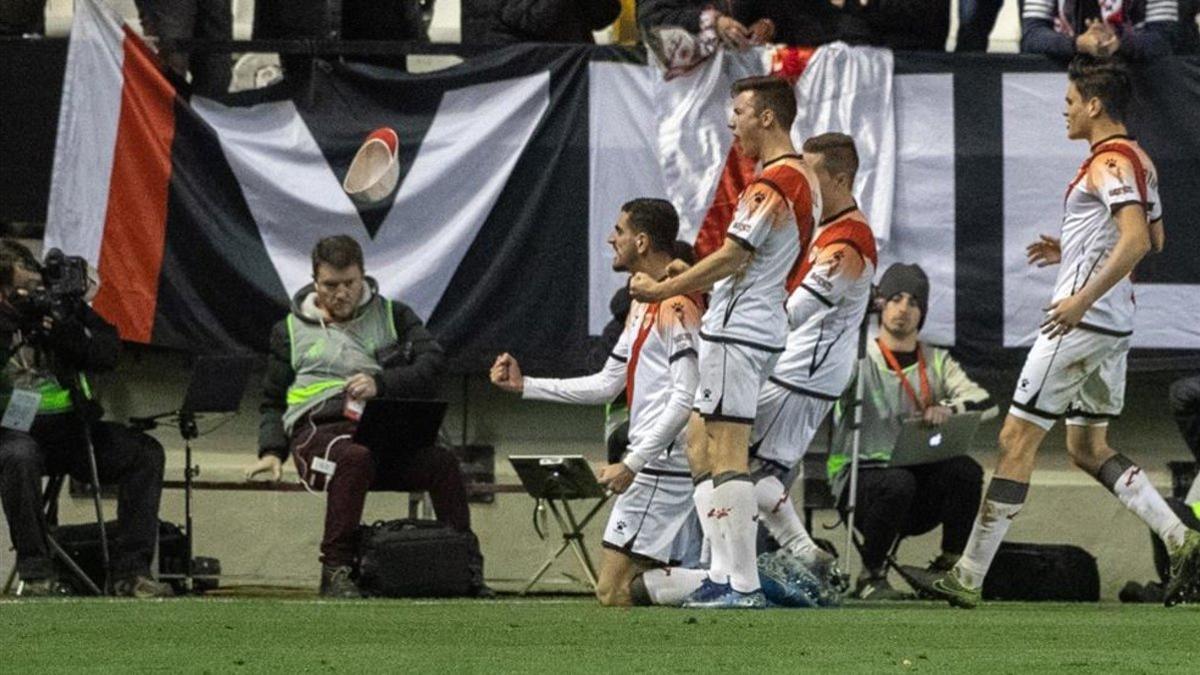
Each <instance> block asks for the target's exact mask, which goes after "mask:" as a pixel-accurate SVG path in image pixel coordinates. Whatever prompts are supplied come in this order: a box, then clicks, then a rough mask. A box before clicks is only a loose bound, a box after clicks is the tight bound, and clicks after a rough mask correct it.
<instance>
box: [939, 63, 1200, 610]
mask: <svg viewBox="0 0 1200 675" xmlns="http://www.w3.org/2000/svg"><path fill="white" fill-rule="evenodd" d="M1068 80H1069V83H1068V85H1067V96H1066V111H1065V112H1064V116H1065V117H1066V121H1067V137H1068V138H1071V139H1080V140H1086V141H1088V143H1089V144H1091V154H1090V155H1089V157H1088V158H1087V160H1085V161H1084V163H1083V165H1082V166H1081V167H1080V168H1079V171H1078V172H1077V173H1076V175H1075V177H1074V179H1073V180H1072V181H1071V183H1070V185H1068V187H1067V194H1066V197H1065V199H1064V204H1063V220H1062V238H1061V239H1056V238H1054V237H1050V236H1046V235H1042V237H1041V240H1040V241H1038V242H1036V243H1034V244H1032V245H1030V246H1029V248H1028V255H1029V262H1030V263H1037V264H1040V265H1047V264H1054V263H1061V267H1060V268H1059V273H1058V280H1057V281H1056V282H1055V285H1054V295H1053V297H1052V301H1051V302H1050V306H1049V307H1048V308H1047V310H1046V317H1045V320H1044V321H1043V322H1042V329H1041V333H1040V334H1039V335H1038V337H1037V341H1036V342H1035V343H1034V345H1033V348H1032V349H1031V350H1030V352H1029V355H1028V356H1027V357H1026V359H1025V366H1024V368H1022V370H1021V375H1020V379H1019V380H1018V381H1017V390H1016V392H1015V393H1014V394H1013V404H1012V407H1011V408H1010V409H1009V412H1008V417H1007V418H1006V419H1005V421H1004V427H1003V429H1002V430H1001V431H1000V459H999V461H998V462H997V465H996V472H995V476H994V477H993V478H992V481H991V483H990V484H989V485H988V489H987V493H986V495H985V497H984V502H983V506H982V507H981V509H980V511H979V515H978V517H977V518H976V520H975V526H974V529H973V530H972V532H971V538H970V540H969V541H968V542H967V548H966V550H965V551H964V553H963V556H962V558H961V559H960V560H959V561H958V564H956V565H955V566H954V568H953V569H952V570H951V571H950V572H949V573H947V574H946V575H945V576H944V577H942V578H941V579H938V580H937V581H935V582H934V587H935V588H936V589H937V590H938V591H939V592H941V593H942V594H943V595H944V596H945V597H946V599H947V600H948V601H949V602H950V603H951V604H952V605H957V606H960V607H974V606H975V605H976V604H977V603H978V602H979V598H980V590H979V589H980V588H981V587H982V586H983V579H984V576H985V575H986V574H987V571H988V567H989V566H990V565H991V562H992V558H993V557H994V556H995V554H996V550H997V549H998V548H999V546H1000V542H1001V541H1003V539H1004V535H1005V533H1006V532H1007V531H1008V527H1009V524H1010V523H1011V522H1012V520H1013V519H1014V518H1015V517H1016V516H1017V514H1018V513H1019V512H1020V510H1021V506H1022V505H1023V504H1024V502H1025V496H1026V494H1027V492H1028V491H1029V479H1030V476H1031V475H1032V473H1033V466H1034V458H1035V456H1036V454H1037V450H1038V447H1039V446H1040V445H1041V443H1042V440H1043V439H1044V438H1045V437H1046V433H1047V432H1048V431H1049V430H1050V429H1051V428H1052V427H1053V426H1054V423H1055V422H1056V421H1057V420H1058V419H1059V418H1060V417H1064V416H1065V417H1066V424H1067V452H1068V454H1069V455H1070V457H1071V460H1072V461H1073V462H1074V463H1075V465H1076V466H1078V467H1079V468H1081V469H1083V470H1084V471H1086V472H1088V473H1089V474H1091V475H1092V476H1093V477H1094V478H1095V479H1096V480H1097V481H1099V482H1100V483H1101V484H1102V485H1104V486H1105V487H1106V488H1108V489H1109V490H1110V491H1112V493H1113V494H1114V495H1115V496H1116V497H1117V499H1119V500H1120V501H1121V503H1122V504H1124V505H1125V506H1126V508H1128V509H1129V510H1130V511H1132V512H1133V513H1134V514H1136V515H1137V516H1138V517H1139V518H1141V519H1142V520H1143V521H1145V522H1146V524H1147V525H1149V526H1150V529H1152V530H1154V532H1155V533H1157V534H1158V535H1159V536H1160V537H1161V538H1162V539H1163V541H1164V542H1166V544H1167V548H1168V550H1169V551H1170V555H1171V580H1170V582H1169V584H1168V587H1167V592H1166V598H1165V603H1166V604H1167V605H1171V604H1174V603H1177V602H1180V601H1183V600H1195V599H1197V598H1200V588H1198V584H1197V581H1198V579H1200V533H1197V532H1194V531H1191V530H1188V529H1187V527H1185V526H1184V524H1183V523H1182V522H1180V520H1179V517H1178V516H1176V515H1175V513H1174V512H1172V511H1171V509H1170V507H1169V506H1168V505H1167V503H1166V502H1165V501H1164V500H1163V498H1162V496H1161V495H1159V494H1158V491H1157V490H1155V489H1154V486H1153V485H1151V483H1150V481H1149V479H1147V478H1146V474H1145V473H1144V472H1143V471H1142V469H1141V467H1139V466H1137V465H1136V464H1134V463H1133V461H1132V460H1130V459H1129V458H1128V457H1126V456H1125V455H1123V454H1121V453H1118V452H1116V451H1114V450H1113V449H1112V448H1110V447H1109V445H1108V438H1107V431H1108V422H1109V420H1110V419H1113V418H1115V417H1116V416H1117V415H1118V414H1119V413H1120V412H1121V408H1122V405H1123V403H1124V394H1125V365H1126V357H1127V356H1128V354H1129V347H1130V341H1131V337H1132V335H1133V324H1134V322H1133V317H1134V301H1133V282H1132V281H1131V280H1130V273H1131V272H1132V271H1133V268H1134V267H1135V266H1136V265H1137V263H1138V261H1140V260H1141V259H1142V258H1143V257H1144V256H1145V255H1146V254H1147V253H1149V252H1150V251H1151V250H1160V249H1161V248H1162V244H1163V224H1162V217H1163V207H1162V201H1161V199H1160V198H1159V196H1158V171H1157V169H1156V168H1155V167H1154V163H1153V162H1151V161H1150V157H1149V156H1148V155H1147V154H1146V152H1145V151H1144V150H1143V149H1142V148H1141V147H1140V146H1139V145H1138V144H1137V142H1136V141H1134V140H1133V139H1132V138H1130V137H1129V135H1128V133H1127V131H1126V128H1125V124H1124V123H1123V122H1122V120H1121V116H1122V115H1123V113H1124V110H1123V106H1124V104H1125V101H1127V100H1128V98H1129V90H1130V85H1129V77H1128V75H1127V73H1126V72H1125V71H1124V68H1123V67H1122V66H1120V65H1118V64H1114V63H1111V62H1107V61H1104V60H1097V59H1092V58H1087V57H1079V58H1077V59H1076V60H1075V62H1073V63H1072V64H1071V68H1070V71H1069V73H1068Z"/></svg>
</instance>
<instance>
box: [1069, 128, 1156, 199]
mask: <svg viewBox="0 0 1200 675" xmlns="http://www.w3.org/2000/svg"><path fill="white" fill-rule="evenodd" d="M1105 152H1115V153H1117V154H1119V155H1121V156H1123V157H1124V158H1125V159H1128V160H1129V163H1130V164H1132V165H1133V177H1134V180H1135V181H1136V182H1137V187H1138V193H1139V194H1140V195H1141V202H1142V206H1143V207H1144V208H1145V207H1148V206H1149V204H1147V203H1146V202H1147V200H1148V199H1149V194H1150V193H1149V192H1148V191H1147V188H1146V167H1145V165H1143V164H1142V158H1141V156H1140V155H1139V154H1138V152H1137V150H1135V149H1134V148H1133V146H1132V145H1130V144H1129V143H1121V142H1119V141H1113V142H1111V143H1105V144H1104V145H1100V146H1097V147H1096V149H1095V150H1093V151H1092V154H1091V155H1088V158H1087V159H1085V160H1083V164H1080V165H1079V171H1078V173H1076V174H1075V180H1072V181H1071V183H1070V185H1068V186H1067V194H1065V195H1063V204H1066V203H1067V199H1069V198H1070V197H1071V190H1074V189H1075V186H1076V185H1079V181H1081V180H1083V179H1084V178H1085V177H1086V176H1087V174H1088V169H1090V168H1091V166H1092V162H1093V161H1095V159H1096V158H1097V157H1099V156H1100V155H1101V154H1103V153H1105ZM1148 210H1149V209H1148V208H1147V211H1148ZM1149 215H1150V214H1149V213H1147V214H1146V216H1147V218H1148V217H1149Z"/></svg>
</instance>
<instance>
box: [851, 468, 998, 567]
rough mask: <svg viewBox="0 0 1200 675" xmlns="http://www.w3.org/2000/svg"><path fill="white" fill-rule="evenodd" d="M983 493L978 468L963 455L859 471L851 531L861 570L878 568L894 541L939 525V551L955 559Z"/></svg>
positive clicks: (963, 544) (968, 534)
mask: <svg viewBox="0 0 1200 675" xmlns="http://www.w3.org/2000/svg"><path fill="white" fill-rule="evenodd" d="M982 495H983V468H982V467H980V466H979V464H978V463H977V462H976V461H975V460H973V459H971V458H970V457H966V456H959V457H954V458H951V459H948V460H945V461H942V462H937V463H934V464H924V465H921V466H906V467H884V468H863V469H860V470H859V473H858V505H857V507H856V509H857V513H856V514H855V518H854V525H855V529H857V530H858V531H859V533H860V534H862V538H863V547H862V558H863V566H864V567H866V568H867V569H873V570H874V569H879V568H880V567H882V566H883V564H884V560H885V559H886V558H887V554H888V552H889V551H890V550H891V548H892V545H893V544H894V543H895V542H896V539H897V537H907V536H913V535H918V534H925V533H926V532H929V531H930V530H932V529H933V528H935V527H937V526H938V525H941V526H942V551H943V552H946V553H953V554H956V555H961V554H962V552H963V549H964V548H965V547H966V545H967V538H968V537H970V536H971V526H972V525H973V524H974V522H975V513H976V512H977V511H978V510H979V500H980V497H982Z"/></svg>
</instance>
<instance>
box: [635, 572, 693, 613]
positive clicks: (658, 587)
mask: <svg viewBox="0 0 1200 675" xmlns="http://www.w3.org/2000/svg"><path fill="white" fill-rule="evenodd" d="M706 578H708V571H707V570H693V569H687V568H685V567H662V568H658V569H652V570H646V571H645V572H644V573H642V583H643V584H645V586H646V594H647V595H649V596H650V602H652V603H654V604H656V605H665V606H667V607H678V606H679V605H682V604H683V601H684V600H687V597H688V596H689V595H691V594H692V593H693V592H694V591H695V590H696V589H697V588H700V584H702V583H704V580H705V579H706Z"/></svg>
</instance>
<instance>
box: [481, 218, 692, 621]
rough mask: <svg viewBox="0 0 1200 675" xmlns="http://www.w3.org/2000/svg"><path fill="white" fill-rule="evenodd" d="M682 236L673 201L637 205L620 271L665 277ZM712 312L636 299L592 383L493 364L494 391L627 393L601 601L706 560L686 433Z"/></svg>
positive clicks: (534, 395) (626, 600) (587, 396)
mask: <svg viewBox="0 0 1200 675" xmlns="http://www.w3.org/2000/svg"><path fill="white" fill-rule="evenodd" d="M678 232H679V217H678V216H677V215H676V213H675V209H674V207H672V206H671V204H670V202H667V201H664V200H661V199H635V200H632V201H630V202H627V203H626V204H625V205H624V206H622V207H621V214H620V216H619V217H618V218H617V222H616V224H615V225H614V227H613V232H612V234H611V235H609V238H608V242H609V244H610V245H611V246H612V248H613V269H614V270H616V271H618V272H626V271H627V272H633V273H636V274H647V275H650V276H651V277H654V278H661V277H665V276H666V274H667V266H668V265H669V264H670V263H671V260H672V258H673V253H674V251H675V236H676V235H677V234H678ZM702 312H703V308H702V300H701V299H700V298H699V297H698V296H697V295H677V296H674V297H671V298H667V299H666V300H664V301H662V302H639V301H634V302H633V303H632V304H631V306H630V310H629V314H628V319H627V321H626V323H625V329H624V330H623V331H622V332H621V336H620V338H619V339H618V340H617V344H616V346H615V347H614V348H613V351H612V353H611V354H610V355H609V357H608V359H607V361H605V364H604V367H603V368H602V369H601V370H600V371H599V372H597V373H594V374H592V375H588V376H586V377H577V378H571V379H547V378H535V377H526V376H524V375H523V374H522V373H521V368H520V365H519V364H518V363H517V360H516V359H515V358H514V357H513V356H512V355H510V354H507V353H506V354H501V355H500V356H499V357H497V358H496V362H495V364H494V365H493V366H492V370H491V380H492V383H493V384H495V385H496V386H497V387H500V388H501V389H504V390H505V391H511V392H515V393H520V394H521V395H522V397H523V398H527V399H534V400H542V401H557V402H560V403H577V404H605V403H608V402H610V401H612V400H613V399H614V398H616V397H617V396H618V395H619V394H620V393H621V391H622V390H624V392H625V397H626V400H627V401H628V402H629V444H628V452H627V453H626V455H625V457H624V458H623V459H621V461H619V462H616V463H614V464H610V465H608V466H607V467H605V468H604V470H603V472H602V473H601V475H600V482H601V483H604V484H605V485H607V486H608V487H609V489H611V490H612V491H613V492H616V493H619V494H620V496H619V497H618V498H617V501H616V505H615V506H613V510H612V513H611V514H610V515H609V518H608V525H607V526H606V527H605V530H604V558H603V561H602V562H601V565H600V578H599V583H598V585H597V587H596V597H597V598H598V599H599V600H600V602H601V604H604V605H629V604H631V602H632V598H631V595H630V583H631V581H632V580H633V578H634V577H635V576H637V575H638V574H639V573H641V572H642V571H644V570H647V569H651V568H654V567H663V566H666V565H670V564H675V563H678V562H679V561H680V560H684V559H686V558H687V557H689V556H688V549H689V548H692V549H695V550H696V553H697V555H696V556H695V557H699V556H698V551H699V548H700V536H699V533H698V532H692V529H693V528H695V527H696V526H695V524H694V523H695V516H694V515H693V514H694V513H695V507H694V504H693V501H692V481H691V474H690V473H689V471H688V462H687V454H686V451H685V439H684V428H685V426H686V425H687V421H688V416H689V415H690V413H691V409H692V400H693V398H694V397H695V393H696V383H697V381H698V380H699V373H698V370H697V364H696V359H697V355H696V342H697V341H698V335H697V333H698V331H699V328H700V314H701V313H702ZM689 572H692V574H693V575H699V576H703V575H704V574H705V572H704V571H703V570H699V571H690V570H689Z"/></svg>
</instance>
